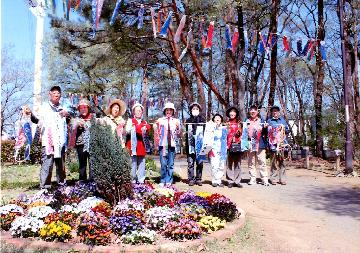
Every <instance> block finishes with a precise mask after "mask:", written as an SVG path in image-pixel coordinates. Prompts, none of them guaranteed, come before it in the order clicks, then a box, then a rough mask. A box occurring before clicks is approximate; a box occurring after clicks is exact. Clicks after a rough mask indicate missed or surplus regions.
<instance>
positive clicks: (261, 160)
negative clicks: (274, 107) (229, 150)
mask: <svg viewBox="0 0 360 253" xmlns="http://www.w3.org/2000/svg"><path fill="white" fill-rule="evenodd" d="M249 116H250V117H249V118H248V119H246V120H245V124H246V128H247V131H244V133H245V132H247V134H248V137H247V138H248V147H247V148H248V149H247V152H248V168H249V174H250V182H249V183H248V184H249V185H254V184H256V168H257V167H258V168H259V171H260V178H261V181H262V183H263V185H265V186H269V180H268V170H267V166H266V136H267V129H266V127H267V123H265V121H264V120H262V119H261V118H260V115H259V110H258V107H257V106H256V105H252V106H250V109H249Z"/></svg>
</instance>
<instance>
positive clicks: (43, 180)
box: [40, 147, 66, 188]
mask: <svg viewBox="0 0 360 253" xmlns="http://www.w3.org/2000/svg"><path fill="white" fill-rule="evenodd" d="M54 163H55V166H56V179H57V182H58V183H59V184H64V183H65V177H66V174H65V166H64V165H65V147H63V148H62V150H61V157H60V158H54V155H46V150H45V147H42V150H41V168H40V187H41V188H49V187H50V186H51V176H52V170H53V165H54Z"/></svg>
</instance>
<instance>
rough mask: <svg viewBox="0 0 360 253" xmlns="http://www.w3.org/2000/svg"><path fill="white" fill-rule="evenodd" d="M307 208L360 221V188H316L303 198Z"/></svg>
mask: <svg viewBox="0 0 360 253" xmlns="http://www.w3.org/2000/svg"><path fill="white" fill-rule="evenodd" d="M305 199H306V200H305V201H306V202H308V207H310V208H312V209H315V210H324V211H326V212H329V213H332V214H335V215H340V216H351V217H353V218H356V219H359V220H360V188H356V187H353V188H351V187H342V186H334V187H331V189H328V188H323V187H316V188H313V189H311V190H309V191H308V192H307V194H306V196H305Z"/></svg>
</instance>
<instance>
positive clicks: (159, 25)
mask: <svg viewBox="0 0 360 253" xmlns="http://www.w3.org/2000/svg"><path fill="white" fill-rule="evenodd" d="M161 19H162V10H159V12H158V16H157V31H158V32H160V30H161V24H162V22H161V21H162V20H161Z"/></svg>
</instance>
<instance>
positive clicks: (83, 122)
mask: <svg viewBox="0 0 360 253" xmlns="http://www.w3.org/2000/svg"><path fill="white" fill-rule="evenodd" d="M84 124H85V121H84V120H83V119H81V120H80V121H79V127H84Z"/></svg>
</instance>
